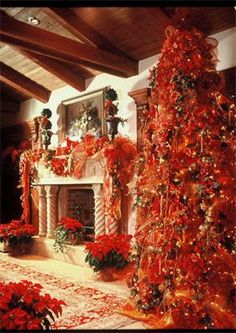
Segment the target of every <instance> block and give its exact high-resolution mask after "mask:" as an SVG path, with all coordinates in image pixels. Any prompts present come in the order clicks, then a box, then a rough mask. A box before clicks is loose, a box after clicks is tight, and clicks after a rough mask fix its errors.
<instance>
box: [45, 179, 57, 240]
mask: <svg viewBox="0 0 236 333" xmlns="http://www.w3.org/2000/svg"><path fill="white" fill-rule="evenodd" d="M45 190H46V194H47V238H54V231H55V228H56V225H57V219H58V204H57V191H58V186H55V185H47V186H45Z"/></svg>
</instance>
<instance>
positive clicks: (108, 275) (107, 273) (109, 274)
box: [100, 267, 115, 282]
mask: <svg viewBox="0 0 236 333" xmlns="http://www.w3.org/2000/svg"><path fill="white" fill-rule="evenodd" d="M100 279H101V280H102V281H104V282H111V281H114V280H115V278H114V276H113V269H112V268H109V267H105V268H103V269H102V270H101V271H100Z"/></svg>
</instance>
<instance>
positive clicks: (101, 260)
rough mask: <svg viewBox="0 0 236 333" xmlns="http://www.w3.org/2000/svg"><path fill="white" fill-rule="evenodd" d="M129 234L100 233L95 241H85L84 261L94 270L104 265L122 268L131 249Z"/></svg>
mask: <svg viewBox="0 0 236 333" xmlns="http://www.w3.org/2000/svg"><path fill="white" fill-rule="evenodd" d="M131 238H132V236H131V235H124V234H120V235H115V234H109V235H101V236H98V237H97V238H96V240H95V242H91V243H87V244H86V249H85V251H86V252H87V255H86V259H85V261H86V262H88V263H89V265H90V266H91V267H93V269H94V271H95V272H97V271H100V270H102V269H103V268H104V267H114V268H117V269H123V268H124V267H125V266H126V265H127V264H128V257H129V254H130V249H131V244H130V241H131Z"/></svg>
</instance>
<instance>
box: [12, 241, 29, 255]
mask: <svg viewBox="0 0 236 333" xmlns="http://www.w3.org/2000/svg"><path fill="white" fill-rule="evenodd" d="M32 248H33V240H30V241H27V242H19V243H17V244H8V245H7V252H8V254H9V255H10V256H12V257H18V256H22V255H24V254H30V253H31V252H32Z"/></svg>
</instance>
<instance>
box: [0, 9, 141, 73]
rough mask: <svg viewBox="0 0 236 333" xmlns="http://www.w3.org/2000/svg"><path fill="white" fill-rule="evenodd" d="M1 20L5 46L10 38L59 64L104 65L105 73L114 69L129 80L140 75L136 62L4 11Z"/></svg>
mask: <svg viewBox="0 0 236 333" xmlns="http://www.w3.org/2000/svg"><path fill="white" fill-rule="evenodd" d="M0 16H1V17H0V18H1V40H2V42H6V41H7V37H10V38H11V42H12V43H13V42H15V46H19V43H20V44H21V46H22V48H24V49H28V50H29V48H31V51H32V52H36V53H39V54H42V55H47V56H50V57H53V58H56V59H58V60H62V61H69V62H72V63H80V62H81V61H82V62H84V63H86V64H87V65H88V66H90V65H92V64H95V65H100V66H101V67H102V68H103V71H104V72H108V70H109V69H112V70H115V71H117V74H118V73H123V74H125V75H127V76H131V75H136V74H138V62H136V61H134V60H130V59H129V58H126V57H123V56H118V55H116V54H112V53H110V52H106V51H103V50H99V49H97V48H94V47H91V46H86V45H83V44H82V43H79V42H76V41H74V40H72V39H69V38H66V37H62V36H59V35H57V34H55V33H52V32H49V31H46V30H43V29H39V28H37V27H33V26H30V25H29V24H26V23H23V22H20V21H17V20H15V19H14V18H12V17H10V16H8V15H6V14H5V13H4V12H3V11H1V12H0ZM8 42H9V38H8ZM16 43H18V45H16ZM118 75H119V74H118Z"/></svg>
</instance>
